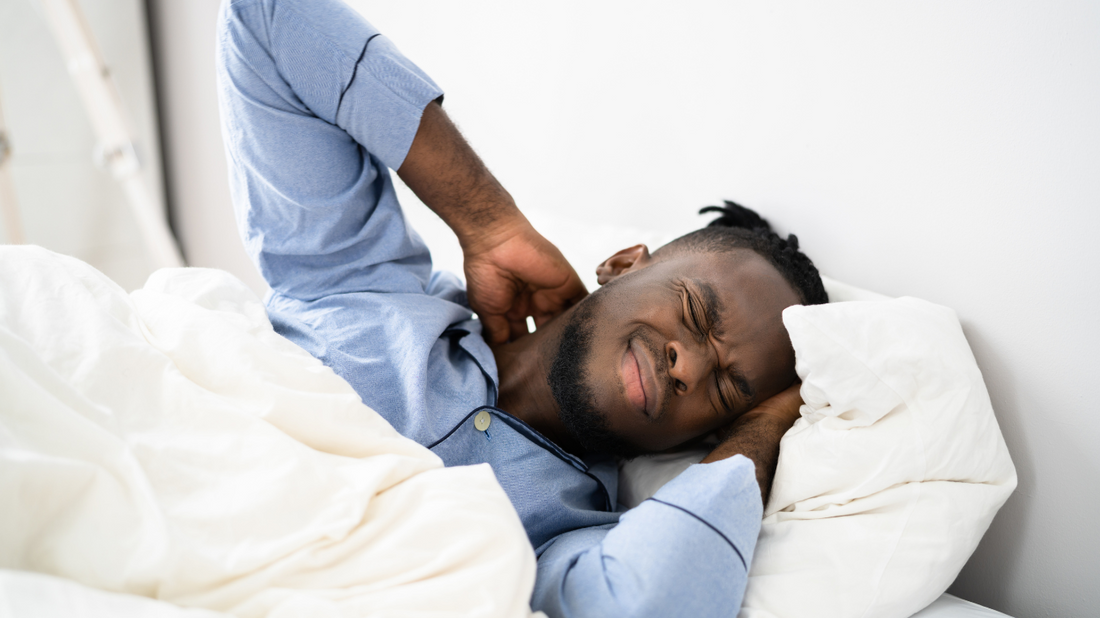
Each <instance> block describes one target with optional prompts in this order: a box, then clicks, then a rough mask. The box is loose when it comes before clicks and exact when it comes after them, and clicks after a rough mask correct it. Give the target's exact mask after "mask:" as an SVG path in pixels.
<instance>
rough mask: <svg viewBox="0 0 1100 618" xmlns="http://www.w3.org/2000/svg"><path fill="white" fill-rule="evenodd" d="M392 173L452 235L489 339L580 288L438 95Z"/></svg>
mask: <svg viewBox="0 0 1100 618" xmlns="http://www.w3.org/2000/svg"><path fill="white" fill-rule="evenodd" d="M397 173H398V175H399V176H401V179H402V180H404V181H405V183H406V184H407V185H409V188H411V189H412V190H413V191H414V192H415V193H416V195H417V197H419V198H420V199H421V201H423V202H424V203H425V204H426V205H427V206H428V207H429V208H431V209H432V210H434V211H435V212H436V214H438V215H439V216H440V218H442V219H443V220H444V221H445V222H446V223H447V225H449V226H450V227H451V229H452V230H454V232H455V234H456V235H457V236H458V240H459V243H460V244H461V245H462V251H463V254H464V257H465V264H464V269H465V271H466V281H467V287H468V293H469V298H470V305H471V307H472V308H473V309H474V311H476V312H477V313H478V317H479V318H480V319H481V321H482V323H483V325H484V327H485V333H486V338H487V339H488V340H489V341H490V342H491V343H503V342H505V341H507V340H508V339H514V338H516V337H518V336H520V335H522V334H524V333H526V332H527V323H526V318H527V316H529V315H530V316H533V317H534V318H535V323H536V324H537V325H540V326H541V325H542V324H543V323H544V322H546V321H547V320H549V319H551V318H553V317H554V316H556V315H558V314H559V313H561V312H562V311H563V310H565V309H566V308H567V307H569V306H570V305H572V304H573V303H575V302H577V301H578V300H580V299H581V298H583V297H584V296H585V294H587V291H586V290H585V289H584V284H582V283H581V281H580V278H579V277H578V276H577V273H576V272H575V271H574V270H573V267H572V266H570V265H569V263H568V262H567V261H566V260H565V258H564V257H563V256H562V254H561V252H560V251H558V249H557V247H555V246H554V245H553V244H551V243H550V242H549V241H547V240H546V239H545V238H543V237H542V235H541V234H539V233H538V232H537V231H535V228H533V227H532V226H531V224H530V222H528V221H527V218H526V217H524V216H523V213H521V212H520V211H519V209H518V208H516V204H515V202H514V201H513V200H512V196H511V195H509V193H508V192H507V191H505V190H504V187H503V186H501V184H500V183H499V182H497V179H496V178H494V177H493V175H492V174H491V173H490V172H489V170H488V169H487V168H486V167H485V165H484V164H483V163H482V162H481V159H480V158H478V156H477V154H476V153H474V151H473V149H472V148H470V146H469V144H467V143H466V140H465V139H463V138H462V135H461V134H460V133H459V132H458V129H457V128H456V127H455V126H454V124H453V123H451V120H450V119H449V118H448V117H447V114H446V112H444V111H443V108H442V107H440V105H439V104H438V103H432V104H429V105H428V106H427V107H426V108H425V109H424V115H423V117H422V118H421V120H420V127H419V129H418V130H417V133H416V139H415V140H413V143H412V147H411V148H410V149H409V154H408V155H407V156H406V157H405V162H404V163H403V164H402V165H401V168H400V169H399V170H397Z"/></svg>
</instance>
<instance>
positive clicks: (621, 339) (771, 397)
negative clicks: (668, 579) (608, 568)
mask: <svg viewBox="0 0 1100 618" xmlns="http://www.w3.org/2000/svg"><path fill="white" fill-rule="evenodd" d="M397 172H398V175H399V176H400V177H401V178H402V180H404V181H405V183H406V184H407V185H408V186H409V187H410V188H411V189H412V190H413V191H414V192H415V193H416V194H417V196H418V197H419V198H420V199H421V200H422V201H423V202H424V203H425V204H426V205H427V206H428V207H429V208H431V209H432V210H434V211H435V212H436V213H437V214H438V215H439V216H440V217H441V218H442V219H443V220H444V221H445V222H446V223H447V224H448V225H449V226H450V227H451V229H452V230H454V231H455V234H456V235H457V236H458V239H459V243H460V244H461V246H462V249H463V254H464V258H465V274H466V280H467V287H468V297H469V300H470V305H471V307H472V308H473V309H474V311H476V312H477V314H478V317H479V318H480V319H481V321H482V324H483V328H484V333H485V337H486V340H487V341H488V342H489V343H490V345H491V347H492V349H493V353H494V355H495V357H496V361H497V366H498V369H499V377H500V398H499V401H498V405H499V406H500V407H501V408H502V409H504V410H507V411H509V412H511V413H513V414H515V415H516V416H517V417H519V418H521V419H523V420H524V421H526V422H527V423H528V424H530V425H531V426H532V427H534V428H535V429H536V430H538V431H540V432H541V433H543V434H544V435H546V436H547V437H549V438H550V439H551V440H554V441H555V442H556V443H558V444H559V445H561V446H562V447H563V448H565V449H566V450H569V451H571V452H574V453H577V454H583V453H584V452H585V450H586V449H585V444H584V442H585V441H584V440H583V438H584V436H583V431H584V429H583V428H584V426H585V423H584V422H578V418H579V419H580V421H584V420H585V418H584V416H583V415H588V416H590V417H591V418H588V419H587V420H589V421H593V422H592V423H588V425H589V426H591V427H597V426H598V427H600V428H601V430H602V431H604V432H607V433H609V434H610V435H612V436H614V437H615V440H616V441H617V442H619V443H621V444H624V445H627V446H628V448H629V449H630V451H631V452H650V451H660V450H663V449H667V448H669V447H674V446H676V445H679V444H682V443H684V442H686V441H689V440H691V439H693V438H696V437H698V436H700V435H702V434H704V433H706V432H709V431H711V430H714V429H716V428H719V427H723V426H725V427H727V428H730V430H729V431H728V435H727V437H726V439H725V440H724V441H723V442H722V443H721V444H720V445H719V446H718V447H717V448H715V449H714V451H713V452H712V453H711V454H710V456H709V457H708V458H707V460H705V461H716V460H718V459H724V458H726V457H731V456H733V455H736V454H743V455H745V456H747V457H748V458H749V459H751V460H753V462H754V463H755V465H756V471H757V478H758V481H759V483H760V487H761V491H762V494H763V496H764V498H765V500H766V495H767V491H768V488H770V486H771V479H772V476H773V474H774V471H775V461H776V458H777V456H778V449H779V440H780V438H781V437H782V435H783V433H784V432H786V430H787V429H788V428H789V427H790V425H791V424H792V423H793V422H794V420H795V419H796V418H797V417H798V412H797V411H798V406H799V405H800V404H801V400H800V399H799V398H798V394H797V388H796V387H791V388H788V386H789V385H791V384H792V382H793V381H794V354H793V351H792V350H791V345H790V341H789V339H788V338H787V334H786V331H785V330H784V328H783V326H782V321H781V316H780V314H781V312H782V310H783V309H784V308H785V307H787V306H789V305H792V304H795V303H797V302H798V298H797V295H796V294H795V292H794V290H793V289H792V288H791V286H790V285H789V284H788V283H787V282H786V281H785V280H784V279H783V278H782V276H781V275H780V274H779V273H778V271H776V270H775V269H774V268H773V267H772V266H771V265H770V264H769V263H768V262H767V261H766V260H764V259H763V258H761V257H760V256H758V255H756V254H755V253H753V252H751V251H748V250H743V249H742V250H734V251H731V252H727V253H691V252H676V251H662V252H659V253H658V254H657V256H651V255H650V254H649V251H648V249H647V248H646V247H645V246H644V245H636V246H634V247H629V248H627V249H624V250H622V251H619V252H618V253H616V254H615V255H613V256H611V257H610V258H608V259H607V260H606V261H604V262H603V263H602V264H600V266H599V267H598V268H597V274H598V278H599V279H598V280H599V283H600V285H601V288H600V290H598V291H597V292H596V293H595V294H593V295H592V296H590V297H587V296H586V295H587V291H586V290H585V288H584V285H583V284H582V283H581V282H580V278H579V277H578V276H577V274H576V272H575V271H574V270H573V268H572V266H570V265H569V263H568V262H567V261H566V260H565V258H564V257H563V256H562V254H561V252H560V251H558V249H557V248H556V247H555V246H554V245H553V244H551V243H550V242H549V241H547V240H546V239H545V238H544V237H542V236H541V235H540V234H539V233H538V232H537V231H535V229H534V228H533V227H532V226H531V224H530V222H528V221H527V219H526V217H524V216H523V214H522V213H521V212H520V211H519V209H518V208H516V205H515V202H514V201H513V199H512V197H511V195H509V194H508V192H507V191H505V190H504V188H503V186H501V184H500V183H499V182H497V180H496V178H494V177H493V175H492V174H491V173H490V172H489V170H488V169H487V168H486V167H485V165H484V164H483V163H482V162H481V159H480V158H478V156H477V155H476V154H475V153H474V151H473V150H472V149H471V148H470V146H469V145H468V144H467V143H466V141H465V140H464V139H463V138H462V135H461V134H460V133H459V132H458V130H457V128H455V126H454V124H453V123H451V121H450V119H449V118H448V117H447V115H446V113H444V112H443V109H442V108H441V107H440V106H439V105H438V104H437V103H431V104H429V105H428V106H427V107H426V108H425V110H424V114H423V117H422V118H421V123H420V126H419V129H418V131H417V134H416V136H415V138H414V140H413V143H412V146H411V147H410V149H409V152H408V154H407V156H406V158H405V161H404V163H403V164H402V165H401V167H400V168H399V169H398V170H397ZM578 303H587V306H586V307H585V310H584V311H581V312H579V313H578V312H577V308H578V307H579V305H578ZM527 316H532V317H533V318H534V320H535V323H536V325H537V326H538V329H537V330H536V331H535V332H534V333H532V334H527V325H526V318H527ZM581 317H583V318H584V319H583V324H582V323H581V322H582V321H581V320H580V318H581ZM571 323H572V324H573V325H574V327H575V328H574V329H573V331H575V333H576V332H582V331H583V332H586V333H587V335H586V336H585V341H584V345H583V346H577V343H578V341H577V339H576V338H574V339H573V340H570V339H569V338H563V335H565V334H567V332H568V331H569V330H570V329H569V325H570V324H571ZM581 326H584V327H585V328H580V327H581ZM563 345H564V346H565V347H564V348H563ZM571 346H572V347H576V348H578V349H576V350H574V352H575V354H573V355H572V356H568V357H567V358H565V360H568V361H569V362H570V363H575V364H576V365H577V366H576V367H575V369H576V371H574V372H572V373H571V374H570V375H568V376H566V378H567V380H572V381H574V382H576V385H575V386H576V387H577V388H575V389H572V390H573V391H575V395H576V397H575V398H574V399H575V401H574V403H577V402H580V403H579V404H578V405H577V406H576V410H574V412H575V413H576V414H575V418H573V419H571V422H570V423H569V426H567V423H566V422H564V421H563V415H562V410H561V407H560V405H559V402H558V400H557V399H555V396H554V392H552V389H551V386H550V382H549V381H548V376H549V375H550V373H551V367H552V366H553V365H554V361H555V359H557V358H559V356H560V355H561V354H562V351H563V349H564V350H570V349H571ZM560 364H561V363H559V365H560ZM559 394H560V393H559ZM582 404H583V405H582ZM576 415H582V416H580V417H576ZM566 416H567V417H568V415H566ZM570 426H571V427H572V428H573V431H570V428H569V427H570ZM578 427H580V428H581V429H580V433H581V434H582V435H581V438H582V439H578V436H577V433H578ZM605 443H607V442H605Z"/></svg>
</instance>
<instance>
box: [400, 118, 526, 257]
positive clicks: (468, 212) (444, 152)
mask: <svg viewBox="0 0 1100 618" xmlns="http://www.w3.org/2000/svg"><path fill="white" fill-rule="evenodd" d="M397 174H398V175H399V176H400V177H401V179H402V180H404V181H405V184H407V185H408V186H409V188H410V189H412V190H413V192H414V193H416V195H417V197H419V198H420V200H421V201H423V202H424V204H425V205H427V206H428V207H429V208H431V209H432V210H433V211H435V213H436V214H438V215H439V217H440V218H441V219H443V221H445V222H446V223H447V225H448V226H450V228H451V229H452V230H454V232H455V235H457V236H458V240H459V242H460V243H461V244H462V246H463V249H466V250H469V249H470V248H471V245H473V244H476V243H478V242H480V241H483V240H484V239H485V237H486V236H495V235H497V234H499V233H501V232H506V231H507V230H508V228H510V227H513V226H515V225H522V224H525V223H526V218H525V217H524V216H523V214H522V213H520V211H519V209H518V208H516V204H515V201H514V200H513V199H512V196H511V195H509V193H508V192H507V191H506V190H505V189H504V187H503V186H501V184H500V183H499V182H498V181H497V179H496V178H495V177H494V176H493V175H492V173H490V172H489V170H488V168H487V167H485V164H484V163H483V162H482V161H481V159H480V158H479V157H478V156H477V153H475V152H474V150H473V149H472V148H471V147H470V145H469V144H468V143H467V142H466V140H465V139H464V138H463V137H462V134H461V133H459V131H458V128H457V127H455V125H454V123H452V122H451V120H450V118H448V117H447V113H446V112H444V111H443V108H442V107H441V106H440V105H439V104H438V103H436V102H432V103H429V104H428V105H427V107H425V108H424V114H423V116H422V117H421V120H420V127H419V129H418V130H417V132H416V137H415V138H414V139H413V143H412V146H411V147H410V148H409V153H408V155H407V156H406V157H405V161H404V163H402V165H401V167H400V168H399V169H398V170H397Z"/></svg>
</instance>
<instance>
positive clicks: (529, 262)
mask: <svg viewBox="0 0 1100 618" xmlns="http://www.w3.org/2000/svg"><path fill="white" fill-rule="evenodd" d="M464 253H465V265H464V270H465V271H466V285H467V288H468V295H469V299H470V307H472V308H473V310H474V311H476V312H477V315H478V317H479V318H480V319H481V323H482V325H483V326H484V330H485V338H486V340H488V341H489V343H504V342H506V341H509V340H511V339H516V338H517V337H521V336H523V335H524V334H526V333H527V316H532V317H533V318H534V319H535V326H537V327H538V326H542V325H543V324H545V323H546V322H547V321H549V320H550V319H551V318H553V317H555V316H557V315H558V314H560V313H561V312H562V311H565V310H566V309H567V308H569V307H570V306H572V305H573V304H575V303H576V302H577V301H579V300H580V299H582V298H584V296H585V295H586V294H588V291H587V290H585V289H584V284H583V283H581V280H580V277H578V276H577V273H576V271H574V270H573V267H572V266H570V265H569V262H567V261H566V260H565V257H564V256H562V254H561V252H560V251H558V248H557V247H555V246H554V245H553V244H552V243H550V241H548V240H546V239H545V238H543V236H542V235H541V234H539V233H538V232H537V231H536V230H535V228H534V227H532V226H531V224H530V223H528V222H527V219H526V218H523V220H522V221H516V222H513V223H512V224H511V225H509V226H499V228H498V229H497V230H496V233H495V234H493V235H491V236H488V237H486V238H485V239H483V240H481V241H480V242H474V243H469V246H468V247H467V248H466V249H465V251H464Z"/></svg>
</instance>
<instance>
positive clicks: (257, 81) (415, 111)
mask: <svg viewBox="0 0 1100 618" xmlns="http://www.w3.org/2000/svg"><path fill="white" fill-rule="evenodd" d="M218 54H219V58H218V69H219V70H218V88H219V102H220V106H221V115H222V123H223V125H222V126H223V134H224V137H225V143H226V150H227V152H228V154H229V160H230V185H231V189H232V191H233V202H234V206H235V207H236V208H237V215H238V223H239V226H240V228H241V230H242V234H243V236H244V241H245V246H246V249H247V250H248V251H249V253H250V254H251V256H252V258H253V260H254V261H255V262H256V264H257V265H258V266H259V268H260V272H261V273H262V274H263V276H264V278H265V279H266V280H267V281H268V283H269V284H270V285H271V287H272V288H273V289H274V290H275V291H276V292H278V293H280V294H284V295H287V296H292V297H295V298H299V299H304V300H309V299H312V298H316V297H319V296H323V295H330V294H338V293H341V292H347V291H363V290H371V291H385V292H417V291H423V289H424V288H425V286H426V284H427V281H428V277H429V276H430V274H431V264H430V260H429V257H428V251H427V248H426V247H425V246H424V245H423V243H422V242H421V241H420V239H419V238H418V237H417V236H416V235H415V234H413V233H411V230H409V229H408V226H407V223H406V222H405V219H404V217H403V216H402V214H401V212H400V207H399V205H398V204H397V201H396V198H395V197H394V193H393V190H392V187H390V186H389V185H390V184H391V179H390V177H389V173H388V171H387V169H386V168H390V169H394V170H398V172H399V174H400V175H401V176H402V178H403V179H404V180H405V181H406V182H407V183H408V184H409V186H410V187H411V188H412V189H413V190H414V191H415V192H416V193H417V194H418V195H419V196H420V197H421V199H422V200H423V201H424V202H425V203H426V204H427V205H428V206H429V207H430V208H432V209H433V210H435V211H436V212H437V213H438V214H439V215H440V216H441V217H442V218H443V219H444V220H445V221H446V222H447V223H448V224H449V225H450V226H451V227H452V228H453V229H454V230H455V232H456V234H457V235H458V238H459V241H460V242H461V243H462V247H463V250H464V253H465V257H466V275H467V282H468V287H469V294H468V296H469V299H470V303H471V306H472V307H473V309H474V310H475V311H477V312H478V313H479V315H480V317H481V318H482V320H483V322H484V326H485V329H486V335H487V337H489V339H490V341H497V342H499V341H504V340H506V339H508V338H509V336H512V337H514V336H518V335H519V334H522V333H524V332H526V321H525V318H526V317H527V316H528V315H532V316H534V317H535V320H536V323H542V322H544V321H546V320H548V319H549V318H550V317H553V316H554V315H557V314H558V313H560V312H561V311H562V310H564V309H565V308H566V307H568V306H569V305H570V304H572V303H573V302H575V301H576V300H579V299H580V298H581V297H583V296H584V295H585V294H586V291H585V289H584V286H583V284H581V282H580V279H579V277H577V274H576V273H575V272H574V271H573V269H572V268H571V267H570V266H569V264H568V263H567V262H566V261H565V259H564V258H563V257H562V256H561V253H560V252H558V250H557V249H556V248H555V247H554V246H553V245H552V244H550V243H549V242H548V241H546V239H544V238H543V237H542V236H541V235H539V234H538V232H536V231H535V230H534V228H532V227H531V225H530V223H528V222H527V219H526V218H525V217H524V216H523V215H522V214H521V213H520V212H519V210H518V209H517V208H516V206H515V203H514V202H513V201H512V198H511V196H510V195H508V193H507V192H506V191H505V190H504V189H503V187H501V185H500V183H498V182H497V181H496V179H495V178H493V176H492V174H490V173H489V171H488V170H487V169H486V167H485V166H484V165H483V164H482V163H481V161H480V159H478V157H477V155H476V154H474V152H473V150H472V149H470V147H469V145H468V144H467V143H466V141H465V140H464V139H463V138H462V136H461V135H460V134H459V133H458V131H457V130H456V129H455V127H454V125H453V124H451V122H450V120H449V119H448V118H447V116H446V114H444V113H443V110H442V108H440V107H439V105H438V104H433V103H432V101H437V100H439V99H440V98H441V97H442V94H443V93H442V90H441V89H440V88H439V87H438V86H437V85H436V84H435V83H434V82H433V81H432V80H431V78H429V77H428V76H427V75H426V74H425V73H424V72H423V71H421V70H420V69H419V68H418V67H416V65H414V64H413V63H411V62H409V61H408V59H406V58H405V57H404V56H403V55H402V54H401V53H400V52H399V51H398V50H397V48H396V47H395V46H394V45H393V43H391V42H390V41H389V40H388V39H386V37H385V36H383V35H381V34H380V33H379V32H378V31H377V30H376V29H375V28H374V27H373V26H371V25H370V24H369V23H367V22H366V21H365V20H364V19H363V18H362V17H360V16H359V15H358V14H357V13H356V12H355V11H354V10H352V9H351V8H349V7H348V6H347V5H345V4H343V3H342V2H339V1H338V0H227V1H226V2H225V3H224V4H223V6H222V12H221V16H220V22H219V28H218Z"/></svg>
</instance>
